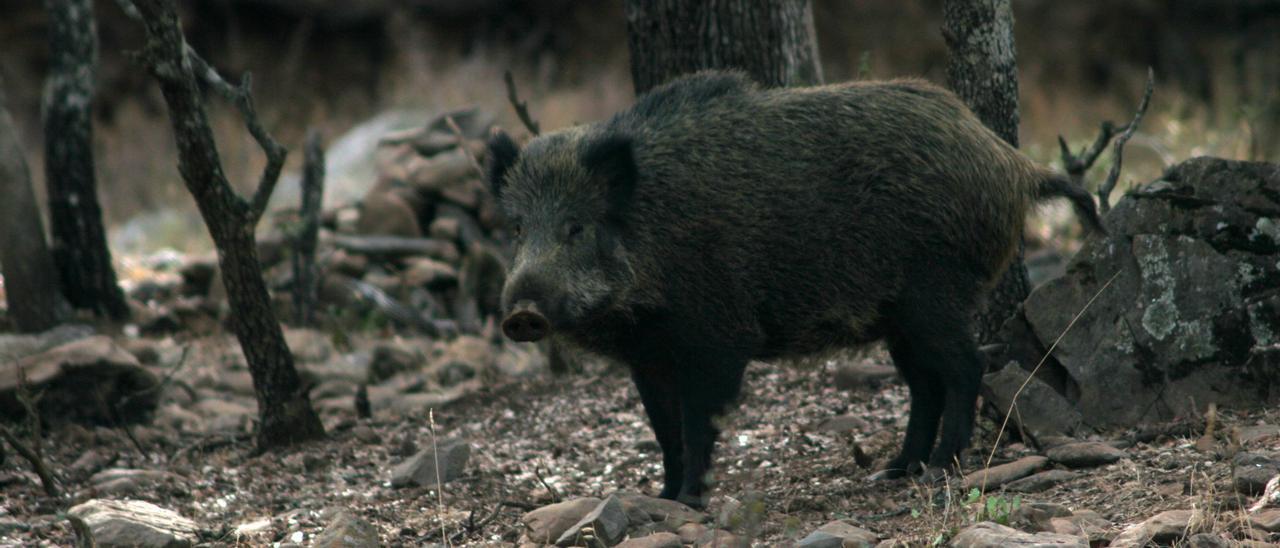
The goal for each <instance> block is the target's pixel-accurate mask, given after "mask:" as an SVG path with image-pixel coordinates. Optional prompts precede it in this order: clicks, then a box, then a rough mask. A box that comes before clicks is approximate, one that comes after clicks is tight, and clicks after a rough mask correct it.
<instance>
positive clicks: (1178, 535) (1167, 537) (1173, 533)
mask: <svg viewBox="0 0 1280 548" xmlns="http://www.w3.org/2000/svg"><path fill="white" fill-rule="evenodd" d="M1193 517H1194V512H1193V511H1191V510H1168V511H1165V512H1161V513H1159V514H1156V515H1155V516H1152V517H1151V518H1149V519H1147V520H1146V521H1143V522H1141V523H1135V524H1132V525H1129V526H1128V527H1125V529H1124V530H1123V531H1121V532H1120V534H1119V535H1118V536H1116V538H1115V539H1114V540H1112V541H1111V544H1110V546H1111V547H1112V548H1125V547H1131V548H1138V547H1143V546H1146V545H1148V544H1151V543H1155V544H1169V543H1172V542H1175V541H1177V540H1180V539H1182V538H1183V537H1185V536H1186V535H1187V533H1188V530H1187V529H1188V528H1189V527H1190V524H1191V521H1192V519H1193Z"/></svg>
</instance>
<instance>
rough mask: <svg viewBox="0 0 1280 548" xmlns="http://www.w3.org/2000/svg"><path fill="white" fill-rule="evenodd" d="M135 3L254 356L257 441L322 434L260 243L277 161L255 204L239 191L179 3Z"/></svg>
mask: <svg viewBox="0 0 1280 548" xmlns="http://www.w3.org/2000/svg"><path fill="white" fill-rule="evenodd" d="M136 5H137V7H138V11H139V12H140V16H139V18H140V19H141V21H142V22H143V24H144V26H145V28H146V46H145V47H144V49H143V51H142V58H143V60H144V61H145V62H146V63H147V65H148V68H149V69H150V70H151V73H152V75H153V76H155V78H156V80H157V81H158V82H159V83H160V91H161V93H162V94H163V95H164V100H165V103H166V104H167V105H168V107H169V120H170V122H171V123H172V125H173V133H174V140H175V141H176V142H177V145H178V171H179V172H181V173H182V180H183V181H184V182H185V183H186V186H187V189H188V190H189V191H190V192H191V195H192V196H193V197H195V201H196V206H197V207H198V208H199V209H200V215H201V216H202V217H203V218H204V222H205V225H206V226H207V227H208V228H209V235H210V236H212V237H213V242H214V245H216V246H217V248H218V262H219V266H220V267H221V269H222V282H223V284H224V285H225V287H226V290H227V299H228V301H229V302H230V305H231V326H232V329H233V330H234V331H235V334H236V337H237V338H238V339H239V341H240V347H241V348H242V349H243V350H244V355H245V358H246V360H247V361H248V362H249V372H250V373H251V374H252V376H253V386H254V392H255V395H256V396H257V399H258V414H259V418H260V423H259V425H258V447H259V449H263V450H265V449H270V448H272V447H279V446H285V445H291V444H294V443H297V442H301V441H306V440H310V439H316V438H320V437H323V436H324V427H323V426H322V425H321V424H320V419H319V417H318V416H317V415H316V414H315V411H314V410H313V409H312V407H311V399H310V397H309V396H308V394H307V391H306V388H305V387H304V386H303V385H302V381H301V379H300V378H299V377H298V372H297V370H296V369H295V368H294V364H293V355H292V354H290V352H289V347H288V345H287V344H286V343H285V339H284V334H283V333H282V332H281V329H280V323H279V322H278V321H277V320H276V315H275V310H274V309H273V308H272V306H271V296H270V294H269V293H268V292H267V285H266V283H265V282H264V281H263V279H262V266H261V264H260V263H259V262H258V252H257V246H256V245H255V241H254V233H253V229H254V225H256V224H257V220H258V218H259V216H260V215H261V212H262V209H263V208H265V207H266V201H267V198H268V197H269V196H270V189H271V188H272V187H273V186H274V184H275V179H276V178H278V176H279V171H278V169H279V166H278V163H276V164H277V165H275V167H274V174H273V173H272V171H273V169H272V164H273V163H275V162H271V161H268V170H267V173H266V174H265V175H264V176H263V180H262V183H261V185H260V186H259V189H258V194H256V195H255V196H254V199H253V202H252V203H250V202H249V201H247V200H245V199H244V198H243V197H241V196H240V195H239V194H237V193H236V192H235V190H234V189H233V188H232V187H231V185H230V184H228V183H227V179H226V176H225V175H224V174H223V171H222V163H221V160H220V159H219V157H218V150H217V145H216V143H215V142H214V139H213V131H212V130H211V129H210V127H209V120H208V117H207V115H206V113H205V109H204V103H203V102H202V99H201V94H200V87H199V86H198V85H197V83H196V79H195V71H194V70H193V63H194V61H195V59H194V54H189V53H188V52H187V51H186V42H185V39H184V38H183V36H182V29H181V27H180V26H179V23H178V16H177V13H176V12H175V10H174V5H173V1H172V0H139V1H137V2H136ZM208 70H210V71H211V70H212V69H208ZM202 74H203V72H202ZM240 91H241V92H243V93H245V94H246V95H244V96H243V98H244V100H245V105H249V106H247V107H246V106H242V107H241V108H242V111H243V112H244V113H245V118H246V122H247V123H248V124H249V126H250V129H251V131H261V127H260V126H258V125H257V124H258V122H257V119H256V115H254V114H253V113H252V107H251V103H249V101H248V96H247V93H248V89H247V88H241V90H240ZM256 137H259V135H258V133H255V138H256ZM272 144H273V145H274V142H272ZM279 160H280V162H282V161H283V158H282V157H281V158H279Z"/></svg>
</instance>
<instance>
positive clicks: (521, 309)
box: [502, 301, 551, 342]
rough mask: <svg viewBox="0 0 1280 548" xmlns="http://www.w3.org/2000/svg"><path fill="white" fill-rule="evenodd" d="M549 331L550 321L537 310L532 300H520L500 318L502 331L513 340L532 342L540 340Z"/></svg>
mask: <svg viewBox="0 0 1280 548" xmlns="http://www.w3.org/2000/svg"><path fill="white" fill-rule="evenodd" d="M549 331H551V322H549V321H547V317H546V316H543V315H542V312H539V311H538V306H537V305H535V304H533V301H520V302H518V303H516V305H515V306H513V307H511V314H508V315H507V319H505V320H502V332H503V333H506V334H507V337H510V338H511V340H513V341H518V342H534V341H538V340H542V338H543V337H546V336H547V332H549Z"/></svg>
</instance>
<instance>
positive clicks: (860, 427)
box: [815, 415, 867, 432]
mask: <svg viewBox="0 0 1280 548" xmlns="http://www.w3.org/2000/svg"><path fill="white" fill-rule="evenodd" d="M815 430H817V431H818V432H862V431H866V430H867V421H866V420H864V419H863V418H862V417H859V416H856V415H840V416H838V417H831V418H829V419H826V420H824V421H822V423H821V424H819V425H818V426H817V428H815Z"/></svg>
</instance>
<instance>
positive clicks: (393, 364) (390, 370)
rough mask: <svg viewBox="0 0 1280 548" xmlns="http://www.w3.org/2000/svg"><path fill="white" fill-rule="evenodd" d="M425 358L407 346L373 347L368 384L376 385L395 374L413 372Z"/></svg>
mask: <svg viewBox="0 0 1280 548" xmlns="http://www.w3.org/2000/svg"><path fill="white" fill-rule="evenodd" d="M425 361H426V358H425V357H424V356H423V355H422V353H421V352H420V351H419V350H418V349H416V348H413V347H412V346H410V345H408V344H402V343H391V342H388V343H379V344H378V345H376V346H374V347H373V359H372V361H370V362H369V374H368V382H369V383H370V384H377V383H380V382H382V381H385V380H387V379H390V378H391V377H393V376H395V375H396V374H397V373H402V372H404V371H414V370H417V369H419V368H421V367H422V364H423V363H424V362H425Z"/></svg>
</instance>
